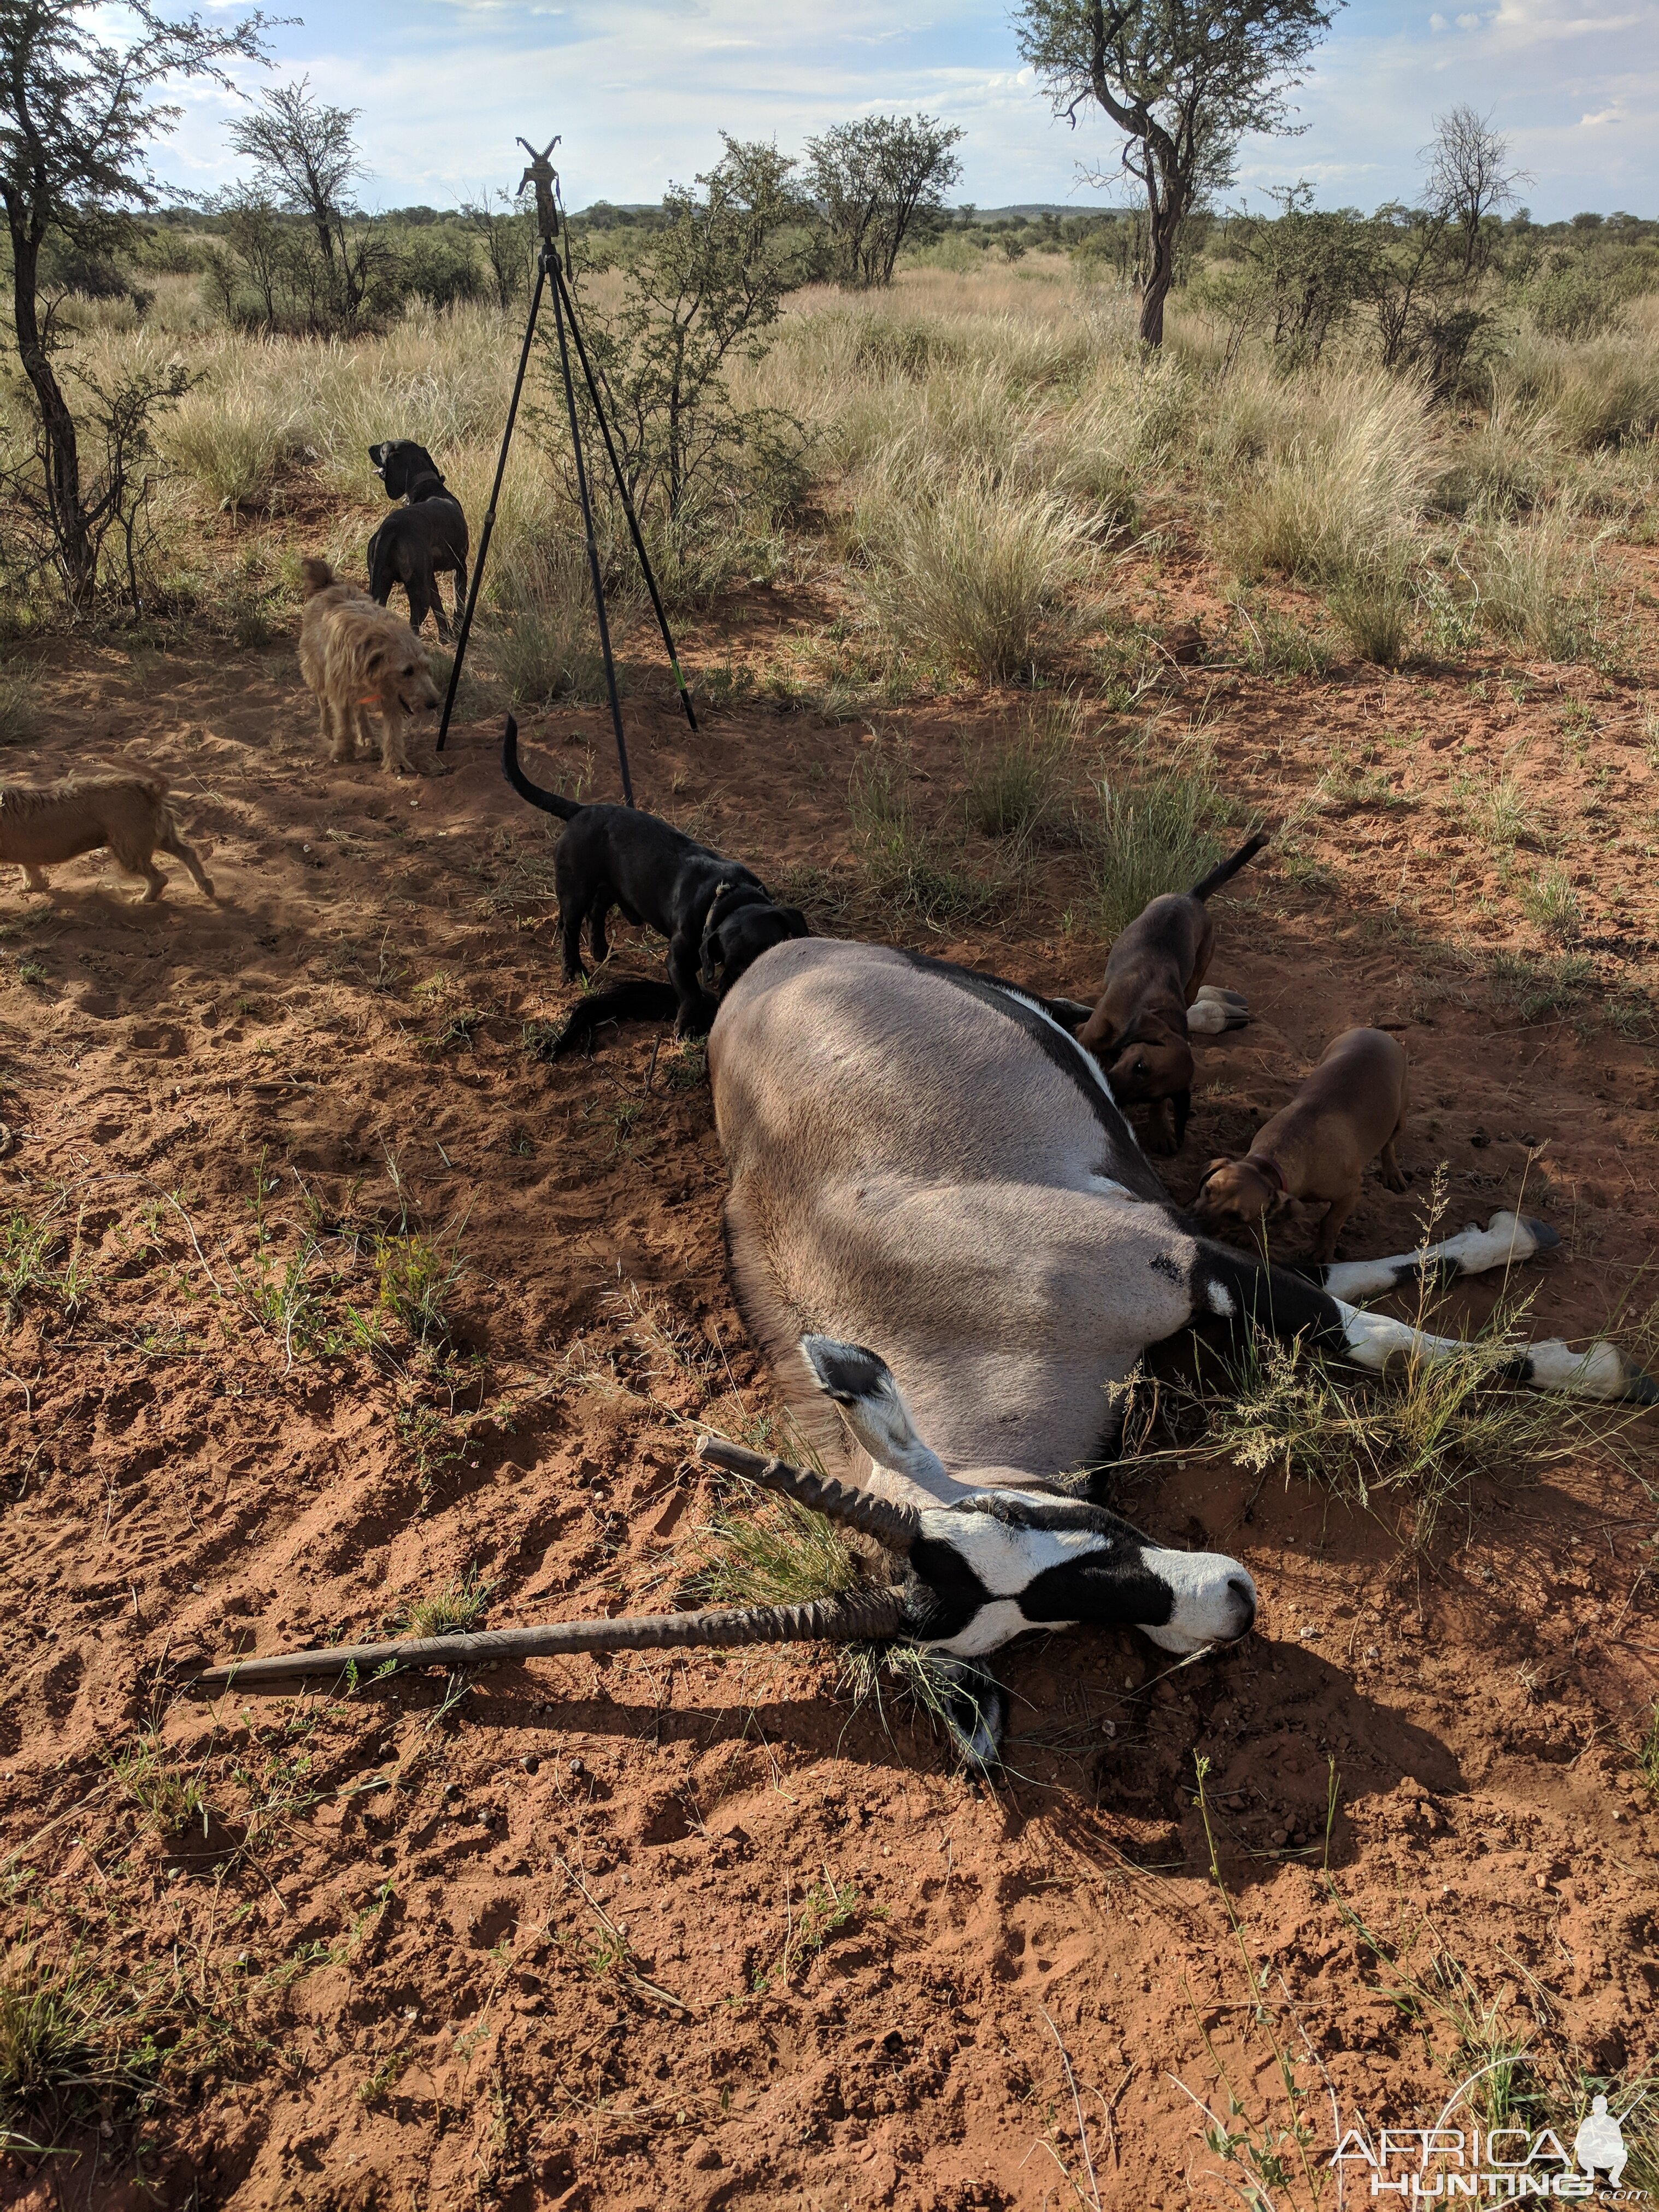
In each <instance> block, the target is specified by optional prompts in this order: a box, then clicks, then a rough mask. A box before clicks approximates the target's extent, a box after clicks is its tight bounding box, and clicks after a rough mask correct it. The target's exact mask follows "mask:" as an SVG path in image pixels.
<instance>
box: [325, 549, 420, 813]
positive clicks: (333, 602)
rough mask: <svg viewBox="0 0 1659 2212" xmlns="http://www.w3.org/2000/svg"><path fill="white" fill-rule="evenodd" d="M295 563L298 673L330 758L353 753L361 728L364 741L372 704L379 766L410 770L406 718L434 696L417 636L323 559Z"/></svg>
mask: <svg viewBox="0 0 1659 2212" xmlns="http://www.w3.org/2000/svg"><path fill="white" fill-rule="evenodd" d="M300 568H301V574H303V575H304V577H305V583H306V606H305V612H304V614H303V615H302V616H301V618H300V673H301V676H303V677H304V678H305V680H306V682H307V684H308V685H309V686H310V688H311V689H312V690H313V691H314V692H315V693H316V695H317V710H318V716H319V721H320V723H321V726H322V732H323V736H324V737H325V739H326V740H327V741H328V745H329V756H328V757H329V758H330V759H331V760H336V761H349V760H356V757H357V738H358V736H359V734H360V733H361V735H362V740H363V744H364V747H365V748H366V749H367V748H368V744H369V731H368V709H369V708H371V707H373V708H376V709H377V711H378V712H379V714H380V764H381V766H382V767H383V768H385V769H387V770H388V771H389V772H397V773H403V774H408V775H413V774H414V773H415V763H414V762H413V761H412V760H411V759H410V757H409V744H408V738H407V732H408V727H409V718H410V715H411V714H422V713H423V712H424V711H425V710H426V709H428V708H432V707H435V706H436V705H437V703H438V695H437V693H436V691H435V690H434V689H433V685H432V678H431V677H430V676H429V675H428V672H427V665H426V655H425V653H423V652H422V649H421V641H420V640H419V639H418V638H417V637H416V635H415V633H414V631H413V630H412V629H410V626H409V624H408V623H406V622H403V621H400V620H399V619H398V617H397V616H396V615H394V614H393V613H392V611H391V610H390V608H388V607H382V606H377V605H375V603H374V600H373V599H370V598H369V596H368V592H361V591H359V590H358V588H357V586H356V585H355V584H347V583H343V582H342V581H341V580H340V579H339V578H338V577H337V576H336V574H335V573H334V571H333V569H332V568H330V567H329V565H328V563H327V562H326V561H301V563H300Z"/></svg>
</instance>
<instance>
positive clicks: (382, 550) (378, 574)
mask: <svg viewBox="0 0 1659 2212" xmlns="http://www.w3.org/2000/svg"><path fill="white" fill-rule="evenodd" d="M396 581H397V578H396V577H395V576H394V575H393V574H392V546H391V544H390V542H389V540H388V539H387V537H386V526H385V525H384V523H383V524H382V525H381V526H380V529H378V530H377V531H376V532H375V533H374V536H373V537H372V538H370V539H369V541H368V596H369V598H370V599H376V600H378V601H379V602H380V605H381V606H385V605H386V602H387V601H388V600H389V599H391V597H392V586H393V584H394V583H396Z"/></svg>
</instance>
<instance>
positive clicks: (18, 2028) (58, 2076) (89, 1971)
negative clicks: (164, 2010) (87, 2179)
mask: <svg viewBox="0 0 1659 2212" xmlns="http://www.w3.org/2000/svg"><path fill="white" fill-rule="evenodd" d="M154 2057H155V2054H154V2051H153V2049H152V2048H151V2046H150V2045H149V2039H148V2038H146V2037H145V2036H143V2034H142V2033H141V2032H140V2029H139V2025H138V2019H137V2007H136V2006H135V2005H134V2004H133V2003H132V2002H131V2001H130V2000H129V1999H127V1998H125V1997H124V1996H122V1995H121V1993H120V1992H119V1990H118V1989H117V1987H116V1985H115V1984H113V1983H112V1982H111V1981H109V1980H108V1979H106V1978H105V1977H103V1976H101V1975H100V1974H98V1973H97V1972H94V1969H93V1967H92V1966H91V1965H90V1964H89V1963H88V1961H87V1960H83V1959H82V1958H81V1957H79V1956H78V1955H76V1956H72V1957H70V1958H69V1959H67V1960H64V1959H52V1958H49V1957H46V1956H45V1955H43V1954H42V1953H41V1952H40V1949H39V1948H37V1947H36V1946H35V1945H33V1944H32V1943H18V1944H15V1945H14V1946H13V1947H12V1948H10V1949H9V1951H7V1952H6V1954H4V1957H3V1960H0V2151H21V2152H23V2153H24V2154H31V2153H39V2152H40V2151H43V2150H46V2149H49V2148H52V2141H51V2138H52V2136H53V2135H54V2134H55V2133H56V2132H57V2131H58V2130H60V2129H62V2128H64V2127H72V2126H75V2125H77V2124H85V2123H86V2122H87V2121H88V2120H89V2119H92V2118H94V2117H96V2116H98V2115H99V2114H100V2112H106V2111H107V2110H109V2109H110V2108H111V2107H112V2106H120V2105H121V2104H124V2103H126V2102H129V2101H130V2100H131V2099H132V2098H134V2097H135V2096H137V2094H138V2093H140V2092H142V2090H143V2088H144V2087H147V2086H148V2084H149V2081H150V2079H151V2077H152V2075H153V2073H154V2071H155V2066H154Z"/></svg>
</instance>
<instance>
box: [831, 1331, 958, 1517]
mask: <svg viewBox="0 0 1659 2212" xmlns="http://www.w3.org/2000/svg"><path fill="white" fill-rule="evenodd" d="M800 1348H801V1352H802V1354H803V1356H804V1358H805V1361H806V1364H807V1365H808V1366H809V1367H810V1368H811V1370H812V1380H813V1381H814V1382H815V1383H817V1386H818V1388H819V1389H820V1390H822V1391H823V1393H824V1395H825V1396H826V1397H829V1398H833V1399H834V1400H835V1401H836V1404H837V1405H838V1406H839V1407H841V1410H842V1413H844V1414H845V1415H846V1417H847V1425H848V1428H850V1429H851V1430H852V1431H853V1434H854V1436H855V1437H857V1438H858V1440H859V1442H860V1443H861V1444H862V1445H863V1446H864V1449H866V1451H867V1452H868V1453H869V1455H870V1456H871V1458H872V1460H873V1461H874V1462H875V1463H876V1465H877V1466H878V1467H885V1468H892V1469H893V1470H894V1471H895V1472H896V1473H897V1474H908V1475H910V1476H913V1477H914V1478H915V1480H917V1481H920V1482H922V1483H927V1482H928V1481H929V1480H930V1478H937V1477H939V1476H940V1475H942V1474H944V1472H945V1466H944V1462H942V1461H941V1460H940V1458H939V1455H938V1453H937V1452H934V1451H930V1450H929V1449H928V1448H927V1445H926V1444H925V1443H923V1442H922V1440H921V1437H919V1436H918V1435H917V1434H916V1431H915V1423H914V1422H913V1421H912V1420H911V1419H910V1409H909V1407H908V1406H907V1405H906V1404H905V1402H904V1398H903V1394H902V1392H901V1390H900V1389H899V1386H898V1384H897V1383H896V1382H895V1381H894V1380H893V1370H892V1369H891V1368H890V1367H889V1365H888V1364H887V1362H886V1361H885V1360H884V1359H883V1358H879V1357H878V1354H877V1353H875V1352H870V1351H866V1348H865V1346H863V1345H861V1344H842V1343H839V1342H838V1341H837V1340H836V1338H834V1337H833V1336H804V1337H802V1339H801V1340H800Z"/></svg>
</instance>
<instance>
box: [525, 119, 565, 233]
mask: <svg viewBox="0 0 1659 2212" xmlns="http://www.w3.org/2000/svg"><path fill="white" fill-rule="evenodd" d="M519 143H520V146H522V147H523V148H524V150H525V152H526V154H528V155H529V156H530V167H528V168H527V169H526V171H525V173H524V174H523V176H521V177H520V179H519V190H520V191H521V192H522V191H523V190H524V188H525V186H526V185H534V186H535V187H536V228H537V229H538V231H539V232H540V233H541V240H542V244H543V245H544V246H551V245H552V243H553V241H554V240H555V239H556V237H557V236H558V234H559V211H558V209H557V207H556V204H555V202H554V197H553V196H554V194H555V192H556V191H557V190H558V185H559V173H558V171H557V170H556V168H555V167H553V161H552V155H553V149H554V148H555V147H556V145H557V144H558V143H559V142H558V140H557V139H556V138H550V139H549V140H548V142H547V143H546V145H545V146H544V147H543V149H542V150H541V152H540V153H539V154H538V152H537V151H536V149H535V148H534V147H533V146H532V144H531V143H530V141H529V140H528V139H527V138H520V141H519Z"/></svg>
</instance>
